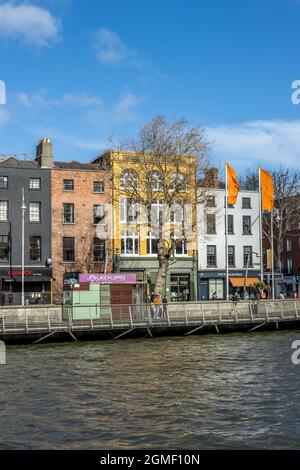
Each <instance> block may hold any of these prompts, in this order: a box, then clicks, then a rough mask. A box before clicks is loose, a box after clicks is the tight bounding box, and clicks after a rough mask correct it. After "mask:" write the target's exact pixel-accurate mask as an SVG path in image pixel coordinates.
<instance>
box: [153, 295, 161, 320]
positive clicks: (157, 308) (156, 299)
mask: <svg viewBox="0 0 300 470" xmlns="http://www.w3.org/2000/svg"><path fill="white" fill-rule="evenodd" d="M154 305H155V315H156V318H160V298H159V295H158V294H157V295H155V297H154Z"/></svg>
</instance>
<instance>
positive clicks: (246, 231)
mask: <svg viewBox="0 0 300 470" xmlns="http://www.w3.org/2000/svg"><path fill="white" fill-rule="evenodd" d="M243 235H251V216H250V215H243Z"/></svg>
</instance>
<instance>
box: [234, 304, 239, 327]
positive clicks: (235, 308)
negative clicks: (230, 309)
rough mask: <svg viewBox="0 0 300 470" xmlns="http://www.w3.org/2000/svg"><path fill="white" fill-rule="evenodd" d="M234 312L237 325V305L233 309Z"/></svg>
mask: <svg viewBox="0 0 300 470" xmlns="http://www.w3.org/2000/svg"><path fill="white" fill-rule="evenodd" d="M234 312H235V321H236V322H237V323H238V322H239V317H238V309H237V304H236V305H235V307H234Z"/></svg>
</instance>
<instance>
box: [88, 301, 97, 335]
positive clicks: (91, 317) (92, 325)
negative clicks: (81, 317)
mask: <svg viewBox="0 0 300 470" xmlns="http://www.w3.org/2000/svg"><path fill="white" fill-rule="evenodd" d="M96 309H97V305H96ZM89 310H90V322H91V328H92V330H93V329H94V324H93V316H92V311H91V306H90V307H89ZM96 315H97V313H96Z"/></svg>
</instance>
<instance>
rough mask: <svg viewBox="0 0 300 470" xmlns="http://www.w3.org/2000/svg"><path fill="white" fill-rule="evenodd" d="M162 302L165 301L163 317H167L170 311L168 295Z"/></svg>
mask: <svg viewBox="0 0 300 470" xmlns="http://www.w3.org/2000/svg"><path fill="white" fill-rule="evenodd" d="M162 303H163V318H166V319H167V318H168V312H167V310H168V299H167V296H166V295H164V298H163V301H162Z"/></svg>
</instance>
